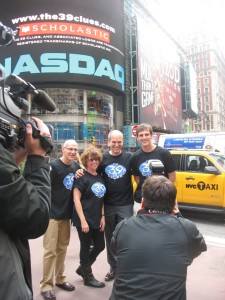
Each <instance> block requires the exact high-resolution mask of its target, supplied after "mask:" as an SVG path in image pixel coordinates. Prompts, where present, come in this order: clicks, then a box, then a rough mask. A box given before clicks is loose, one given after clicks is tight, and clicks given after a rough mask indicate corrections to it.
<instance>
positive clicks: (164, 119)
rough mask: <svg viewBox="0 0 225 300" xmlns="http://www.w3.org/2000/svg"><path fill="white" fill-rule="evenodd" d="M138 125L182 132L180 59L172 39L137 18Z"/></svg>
mask: <svg viewBox="0 0 225 300" xmlns="http://www.w3.org/2000/svg"><path fill="white" fill-rule="evenodd" d="M137 29H138V31H137V37H138V99H139V119H140V123H142V122H145V123H150V124H151V125H152V126H154V127H157V128H161V129H164V130H170V131H175V132H181V129H182V103H181V87H180V85H181V82H180V81H181V79H180V57H179V56H178V54H177V49H176V46H175V44H174V43H173V42H172V40H171V39H170V38H169V37H168V36H167V35H166V34H165V32H164V31H163V30H162V29H161V28H160V27H159V26H157V24H156V23H155V22H154V21H153V20H151V18H148V20H145V18H143V17H141V16H138V17H137Z"/></svg>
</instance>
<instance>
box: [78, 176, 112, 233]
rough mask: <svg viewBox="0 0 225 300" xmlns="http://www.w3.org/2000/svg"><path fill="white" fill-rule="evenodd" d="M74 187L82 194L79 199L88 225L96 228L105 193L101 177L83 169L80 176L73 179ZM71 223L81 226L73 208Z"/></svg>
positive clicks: (98, 223)
mask: <svg viewBox="0 0 225 300" xmlns="http://www.w3.org/2000/svg"><path fill="white" fill-rule="evenodd" d="M74 188H77V189H78V190H79V191H80V192H81V194H82V195H81V199H80V201H81V205H82V208H83V213H84V216H85V219H86V221H87V223H88V225H89V226H90V227H91V228H94V229H98V228H99V227H100V219H101V217H102V206H103V202H104V197H105V193H106V187H105V184H104V181H103V179H102V177H101V176H100V175H96V176H94V175H92V174H90V173H88V172H86V171H85V172H84V175H83V176H82V177H80V178H77V179H76V180H75V182H74ZM73 224H74V225H75V226H78V227H80V226H81V224H80V218H79V216H78V214H77V212H76V209H75V210H74V216H73Z"/></svg>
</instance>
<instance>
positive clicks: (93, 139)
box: [91, 136, 95, 145]
mask: <svg viewBox="0 0 225 300" xmlns="http://www.w3.org/2000/svg"><path fill="white" fill-rule="evenodd" d="M91 143H92V144H93V145H94V144H95V137H94V136H92V137H91Z"/></svg>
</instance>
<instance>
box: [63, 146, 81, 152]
mask: <svg viewBox="0 0 225 300" xmlns="http://www.w3.org/2000/svg"><path fill="white" fill-rule="evenodd" d="M65 148H66V149H67V150H69V151H70V152H72V151H74V152H77V151H78V149H76V148H67V147H65Z"/></svg>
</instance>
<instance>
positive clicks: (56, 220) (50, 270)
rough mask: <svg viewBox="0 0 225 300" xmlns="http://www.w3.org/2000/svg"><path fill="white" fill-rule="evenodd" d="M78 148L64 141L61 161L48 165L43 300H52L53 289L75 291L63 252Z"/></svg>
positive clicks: (71, 209)
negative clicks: (67, 273)
mask: <svg viewBox="0 0 225 300" xmlns="http://www.w3.org/2000/svg"><path fill="white" fill-rule="evenodd" d="M77 152H78V145H77V142H76V141H75V140H67V141H65V143H64V144H63V146H62V154H63V155H62V157H61V158H58V159H55V160H54V161H52V162H51V163H50V166H51V172H50V177H51V186H52V193H51V199H52V203H51V210H50V222H49V226H48V229H47V231H46V233H45V235H44V238H43V247H44V257H43V277H42V279H41V282H40V287H41V295H42V296H43V298H44V300H49V299H51V300H55V299H56V296H55V294H54V292H53V285H54V278H55V285H56V286H57V287H59V288H62V289H63V290H66V291H74V290H75V287H74V285H72V284H71V283H69V282H68V281H67V280H66V276H65V275H64V269H65V257H66V251H67V247H68V244H69V240H70V219H71V217H72V213H73V193H72V189H73V182H74V174H75V172H76V170H78V169H79V168H80V166H79V165H78V163H76V162H75V160H76V159H77Z"/></svg>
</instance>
